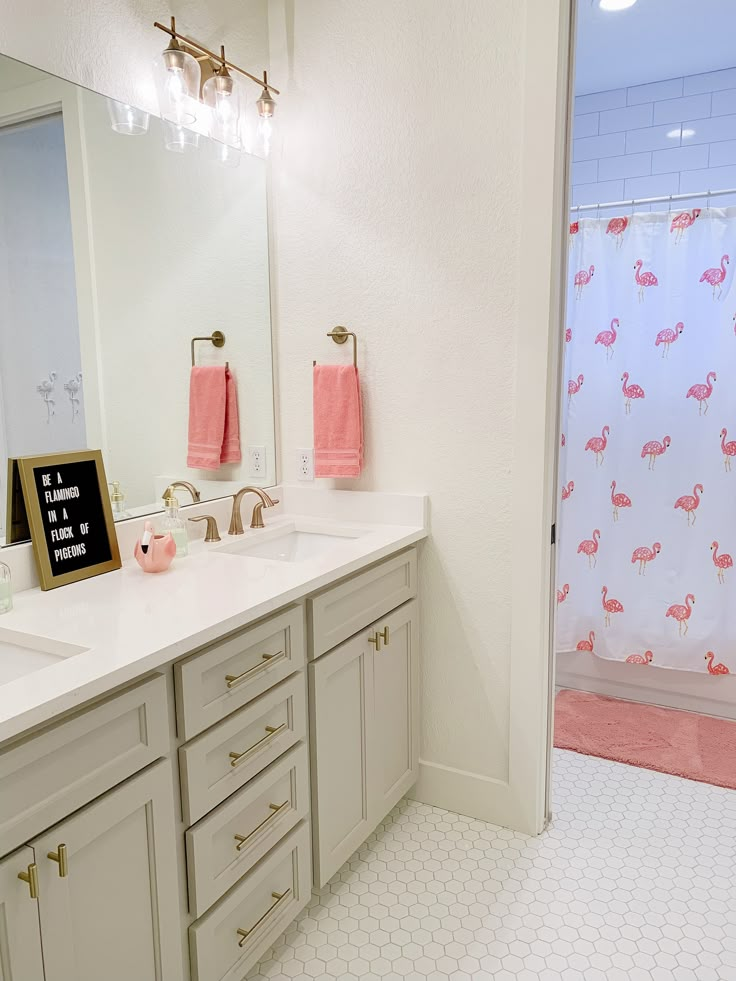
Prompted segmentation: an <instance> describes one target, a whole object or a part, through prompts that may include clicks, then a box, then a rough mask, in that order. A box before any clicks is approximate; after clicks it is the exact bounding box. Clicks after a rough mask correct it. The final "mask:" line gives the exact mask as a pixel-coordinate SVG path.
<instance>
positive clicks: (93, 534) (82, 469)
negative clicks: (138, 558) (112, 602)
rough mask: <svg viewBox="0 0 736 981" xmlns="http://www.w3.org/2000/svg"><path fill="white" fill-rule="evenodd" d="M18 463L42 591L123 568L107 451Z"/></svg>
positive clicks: (55, 455)
mask: <svg viewBox="0 0 736 981" xmlns="http://www.w3.org/2000/svg"><path fill="white" fill-rule="evenodd" d="M17 464H18V470H19V472H20V481H21V486H22V488H23V498H24V500H25V508H26V514H27V516H28V524H29V526H30V529H31V542H32V544H33V554H34V557H35V559H36V568H37V570H38V579H39V584H40V586H41V589H55V588H56V587H57V586H66V585H67V584H68V583H72V582H79V581H80V580H82V579H90V578H91V577H92V576H99V575H102V573H105V572H113V571H114V570H115V569H119V568H120V567H121V565H122V563H121V561H120V549H119V547H118V538H117V534H116V532H115V522H114V520H113V516H112V507H111V505H110V498H109V496H108V493H107V479H106V476H105V466H104V464H103V462H102V453H101V451H100V450H80V451H77V452H73V453H48V454H44V455H42V456H26V457H19V458H18V460H17ZM39 478H40V479H39ZM47 478H48V479H47ZM75 481H76V482H75ZM80 487H81V488H82V489H80ZM43 498H45V500H43ZM85 515H86V517H87V519H88V520H84V518H85ZM80 518H81V519H82V520H80ZM65 522H66V523H65ZM85 528H86V531H85ZM87 558H89V560H90V561H89V562H88V563H87V562H85V559H87Z"/></svg>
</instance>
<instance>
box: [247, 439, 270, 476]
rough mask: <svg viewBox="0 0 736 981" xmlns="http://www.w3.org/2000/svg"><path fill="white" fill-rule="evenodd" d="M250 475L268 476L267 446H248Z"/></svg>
mask: <svg viewBox="0 0 736 981" xmlns="http://www.w3.org/2000/svg"><path fill="white" fill-rule="evenodd" d="M248 476H249V477H265V476H266V447H265V446H249V447H248Z"/></svg>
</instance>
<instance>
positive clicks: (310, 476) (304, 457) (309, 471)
mask: <svg viewBox="0 0 736 981" xmlns="http://www.w3.org/2000/svg"><path fill="white" fill-rule="evenodd" d="M296 463H297V474H296V475H297V477H298V478H299V480H314V450H313V449H311V448H310V449H308V450H297V451H296Z"/></svg>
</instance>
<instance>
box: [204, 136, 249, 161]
mask: <svg viewBox="0 0 736 981" xmlns="http://www.w3.org/2000/svg"><path fill="white" fill-rule="evenodd" d="M208 143H209V144H210V148H211V150H210V152H211V154H212V155H213V156H214V158H215V160H216V161H217V162H218V163H219V164H222V166H223V167H239V166H240V158H241V157H242V155H243V153H242V150H241V149H240V147H236V146H230V144H229V143H220V142H219V141H218V140H208Z"/></svg>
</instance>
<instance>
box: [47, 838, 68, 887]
mask: <svg viewBox="0 0 736 981" xmlns="http://www.w3.org/2000/svg"><path fill="white" fill-rule="evenodd" d="M46 857H47V858H50V859H51V861H52V862H58V863H59V878H60V879H66V877H67V876H68V875H69V855H68V854H67V850H66V845H59V847H58V849H57V850H56V851H55V852H47V853H46Z"/></svg>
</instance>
